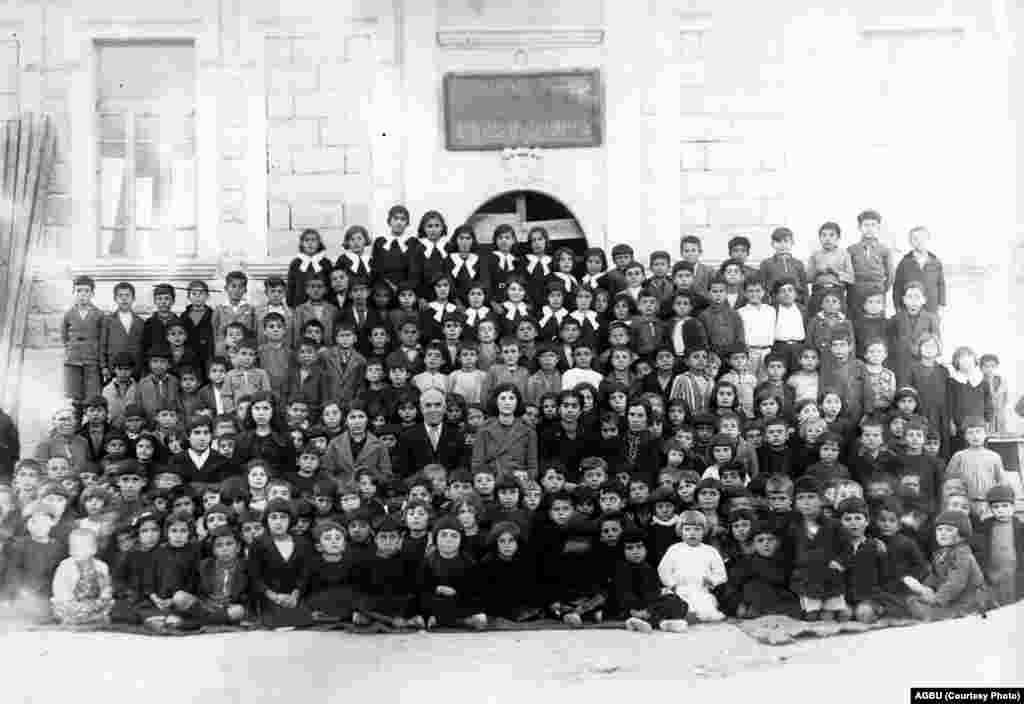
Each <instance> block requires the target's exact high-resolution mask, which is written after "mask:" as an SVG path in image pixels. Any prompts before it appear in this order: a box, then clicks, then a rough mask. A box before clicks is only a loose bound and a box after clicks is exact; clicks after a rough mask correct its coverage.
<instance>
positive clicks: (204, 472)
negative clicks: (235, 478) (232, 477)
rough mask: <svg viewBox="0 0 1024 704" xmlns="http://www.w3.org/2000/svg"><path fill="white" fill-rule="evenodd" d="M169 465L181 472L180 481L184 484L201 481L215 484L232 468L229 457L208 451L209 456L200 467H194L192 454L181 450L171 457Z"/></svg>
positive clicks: (225, 476)
mask: <svg viewBox="0 0 1024 704" xmlns="http://www.w3.org/2000/svg"><path fill="white" fill-rule="evenodd" d="M170 465H171V467H172V468H174V469H175V470H176V471H178V472H180V473H181V478H182V481H183V482H185V483H186V484H188V483H192V482H201V483H203V484H217V483H220V482H222V481H224V480H225V479H227V477H228V476H229V474H228V471H229V470H230V469H232V468H233V465H232V463H231V461H230V460H229V459H227V458H226V457H223V456H221V455H218V454H217V453H216V452H213V451H212V450H211V451H210V456H209V457H207V458H206V462H205V463H204V464H203V466H202V468H201V469H200V468H199V467H196V463H195V462H193V461H192V456H191V455H190V454H189V453H188V452H182V453H179V454H177V455H174V457H172V458H171V461H170Z"/></svg>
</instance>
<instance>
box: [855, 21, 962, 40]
mask: <svg viewBox="0 0 1024 704" xmlns="http://www.w3.org/2000/svg"><path fill="white" fill-rule="evenodd" d="M858 32H859V34H860V36H861V37H862V38H864V39H913V38H918V37H948V38H951V39H962V38H963V37H964V36H965V35H966V34H967V28H966V27H964V26H963V25H957V24H953V23H949V24H944V23H943V24H935V23H929V22H915V21H907V22H893V23H889V24H875V25H865V26H863V27H860V28H859V30H858Z"/></svg>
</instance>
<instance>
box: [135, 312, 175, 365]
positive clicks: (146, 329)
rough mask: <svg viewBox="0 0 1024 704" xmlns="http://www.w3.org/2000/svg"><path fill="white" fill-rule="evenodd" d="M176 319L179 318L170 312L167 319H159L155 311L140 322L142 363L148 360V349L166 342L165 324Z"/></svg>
mask: <svg viewBox="0 0 1024 704" xmlns="http://www.w3.org/2000/svg"><path fill="white" fill-rule="evenodd" d="M177 320H179V318H178V316H176V315H175V314H174V313H171V314H170V316H169V317H168V318H167V320H163V319H161V318H160V316H159V315H157V314H156V313H153V315H151V316H149V317H148V318H146V322H145V323H143V324H142V356H143V363H147V362H148V360H149V351H150V350H151V349H153V347H154V346H156V345H166V344H167V326H168V325H170V324H171V323H173V322H175V321H177Z"/></svg>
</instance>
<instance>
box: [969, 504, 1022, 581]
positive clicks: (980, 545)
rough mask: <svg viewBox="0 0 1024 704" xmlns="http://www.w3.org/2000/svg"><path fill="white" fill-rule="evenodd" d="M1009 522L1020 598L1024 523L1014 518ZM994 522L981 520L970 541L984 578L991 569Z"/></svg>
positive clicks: (991, 518) (991, 519) (990, 518)
mask: <svg viewBox="0 0 1024 704" xmlns="http://www.w3.org/2000/svg"><path fill="white" fill-rule="evenodd" d="M1011 520H1012V521H1013V549H1014V552H1016V553H1017V598H1020V597H1021V596H1024V521H1021V520H1020V519H1019V518H1017V517H1016V516H1014V517H1013V518H1012V519H1011ZM995 522H996V519H995V518H994V517H989V518H986V519H985V520H983V521H982V522H981V525H979V526H978V529H977V532H975V533H974V536H973V538H972V539H971V548H972V549H973V550H974V555H975V556H976V557H977V558H978V564H979V565H980V566H981V569H982V571H983V572H984V573H985V574H986V576H987V575H988V572H989V569H990V568H991V564H990V563H991V560H992V527H993V526H994V525H995Z"/></svg>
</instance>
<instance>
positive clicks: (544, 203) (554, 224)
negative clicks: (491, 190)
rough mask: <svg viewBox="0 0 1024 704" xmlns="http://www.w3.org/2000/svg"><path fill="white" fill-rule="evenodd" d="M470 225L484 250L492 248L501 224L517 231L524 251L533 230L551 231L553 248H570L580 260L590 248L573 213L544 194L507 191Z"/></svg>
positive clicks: (480, 211) (483, 208)
mask: <svg viewBox="0 0 1024 704" xmlns="http://www.w3.org/2000/svg"><path fill="white" fill-rule="evenodd" d="M467 222H468V224H469V225H470V226H471V227H472V228H473V230H474V232H476V239H477V241H478V242H479V243H480V244H481V245H483V247H484V248H485V249H489V248H490V246H491V240H492V238H493V236H494V228H496V227H497V226H498V225H502V224H508V225H512V227H514V228H515V229H516V233H518V235H519V242H520V246H521V247H522V248H523V250H524V251H525V250H526V247H527V242H526V236H527V234H528V233H529V231H530V228H532V227H537V226H540V227H543V228H544V229H545V230H547V231H548V234H549V235H550V237H551V245H552V247H569V248H570V249H572V250H573V252H575V253H576V256H577V257H582V256H583V252H584V250H586V248H587V237H586V233H584V232H583V228H582V227H580V223H579V221H578V220H577V219H576V216H575V215H573V213H572V211H571V210H569V208H567V207H566V205H565V204H564V203H562V202H561V201H559V200H557V199H555V198H552V197H551V196H549V195H548V194H547V193H542V192H541V191H527V190H524V191H507V192H505V193H501V194H499V195H496V196H494V197H493V198H491V199H490V200H488V201H487V202H485V203H484V204H483V205H481V206H480V207H479V208H477V209H476V212H474V213H473V214H472V215H470V216H469V219H468V221H467Z"/></svg>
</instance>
